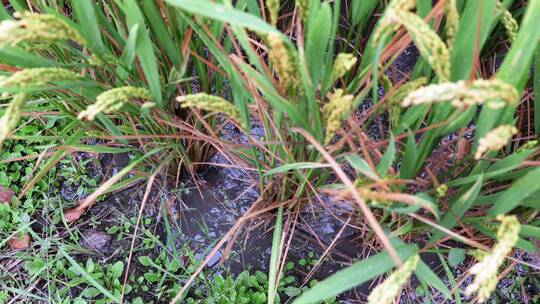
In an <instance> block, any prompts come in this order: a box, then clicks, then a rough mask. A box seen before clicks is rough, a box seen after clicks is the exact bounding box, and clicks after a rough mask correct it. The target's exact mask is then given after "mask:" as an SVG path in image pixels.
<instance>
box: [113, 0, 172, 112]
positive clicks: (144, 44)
mask: <svg viewBox="0 0 540 304" xmlns="http://www.w3.org/2000/svg"><path fill="white" fill-rule="evenodd" d="M117 3H120V2H117ZM122 3H123V4H122V5H121V8H122V10H123V11H124V13H125V14H126V17H127V22H128V26H129V28H130V29H132V28H133V27H134V26H135V25H139V27H137V29H138V33H137V37H138V38H137V43H136V45H137V47H136V48H135V50H136V52H137V57H138V58H139V61H140V63H141V67H142V69H143V72H144V75H145V77H146V81H147V82H148V86H149V88H150V92H151V93H152V96H153V97H154V99H155V102H156V103H157V104H158V105H161V106H163V97H162V93H161V83H160V78H159V70H158V65H157V62H158V61H157V58H156V55H155V54H154V46H153V44H152V40H151V39H150V36H149V35H148V34H149V33H148V32H147V30H146V26H145V22H144V17H143V15H142V12H141V9H140V8H139V5H138V4H137V2H136V1H135V0H125V1H123V2H122Z"/></svg>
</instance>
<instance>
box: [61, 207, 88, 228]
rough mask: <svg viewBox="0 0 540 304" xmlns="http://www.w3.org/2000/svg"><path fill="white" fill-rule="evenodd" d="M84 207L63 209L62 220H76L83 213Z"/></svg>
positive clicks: (68, 221)
mask: <svg viewBox="0 0 540 304" xmlns="http://www.w3.org/2000/svg"><path fill="white" fill-rule="evenodd" d="M84 211H85V210H84V208H79V207H75V208H73V209H69V210H65V211H64V220H65V221H66V222H67V223H70V224H71V223H73V222H75V221H77V220H78V219H79V218H80V217H81V216H82V215H83V214H84Z"/></svg>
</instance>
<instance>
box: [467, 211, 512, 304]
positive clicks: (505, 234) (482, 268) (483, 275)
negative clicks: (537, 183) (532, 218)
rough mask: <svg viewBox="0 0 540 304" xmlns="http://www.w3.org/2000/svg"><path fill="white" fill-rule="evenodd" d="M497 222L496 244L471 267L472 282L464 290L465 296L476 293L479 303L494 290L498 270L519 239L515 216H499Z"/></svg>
mask: <svg viewBox="0 0 540 304" xmlns="http://www.w3.org/2000/svg"><path fill="white" fill-rule="evenodd" d="M497 220H499V221H500V222H501V225H500V226H499V229H498V230H497V244H495V246H494V247H493V249H492V250H491V252H490V253H488V254H487V255H485V256H484V257H483V258H482V259H481V261H480V262H478V263H477V264H475V265H473V266H472V267H471V269H470V270H469V273H470V274H472V275H474V280H473V282H472V284H471V285H469V286H467V288H466V289H465V295H467V296H470V295H472V294H474V293H476V294H477V297H478V302H480V303H483V302H485V301H486V300H487V299H488V298H489V296H490V295H491V293H492V292H493V291H494V290H495V287H496V286H497V272H498V269H499V267H500V266H501V265H502V264H503V262H504V259H505V258H506V256H507V255H508V254H509V253H510V252H511V251H512V248H513V247H514V246H515V245H516V243H517V241H518V239H519V236H518V234H519V230H520V228H521V225H520V223H519V221H518V219H517V217H516V216H515V215H499V216H497Z"/></svg>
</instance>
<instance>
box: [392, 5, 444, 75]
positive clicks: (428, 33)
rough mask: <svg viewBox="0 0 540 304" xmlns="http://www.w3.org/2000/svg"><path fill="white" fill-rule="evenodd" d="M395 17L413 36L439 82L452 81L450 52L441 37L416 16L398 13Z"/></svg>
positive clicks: (405, 12)
mask: <svg viewBox="0 0 540 304" xmlns="http://www.w3.org/2000/svg"><path fill="white" fill-rule="evenodd" d="M395 15H396V20H398V22H399V23H401V25H403V26H404V27H405V28H406V29H407V31H408V32H409V34H410V35H411V37H412V39H413V41H414V44H415V45H416V47H417V48H418V51H419V52H420V54H421V55H422V57H423V58H424V59H425V60H426V61H427V62H428V63H429V65H430V66H431V67H432V68H433V70H434V71H435V74H437V76H438V77H439V82H445V81H448V80H449V79H450V51H449V50H448V48H447V47H446V44H444V42H443V41H442V40H441V38H440V37H439V35H437V33H436V32H435V31H434V30H432V29H431V27H430V26H429V24H427V23H426V22H424V20H422V18H420V17H419V16H418V15H416V14H413V13H410V12H407V11H398V12H396V14H395Z"/></svg>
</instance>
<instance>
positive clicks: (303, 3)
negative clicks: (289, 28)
mask: <svg viewBox="0 0 540 304" xmlns="http://www.w3.org/2000/svg"><path fill="white" fill-rule="evenodd" d="M295 3H296V6H297V7H298V10H299V11H300V16H301V17H302V20H307V18H308V16H309V0H295Z"/></svg>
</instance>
